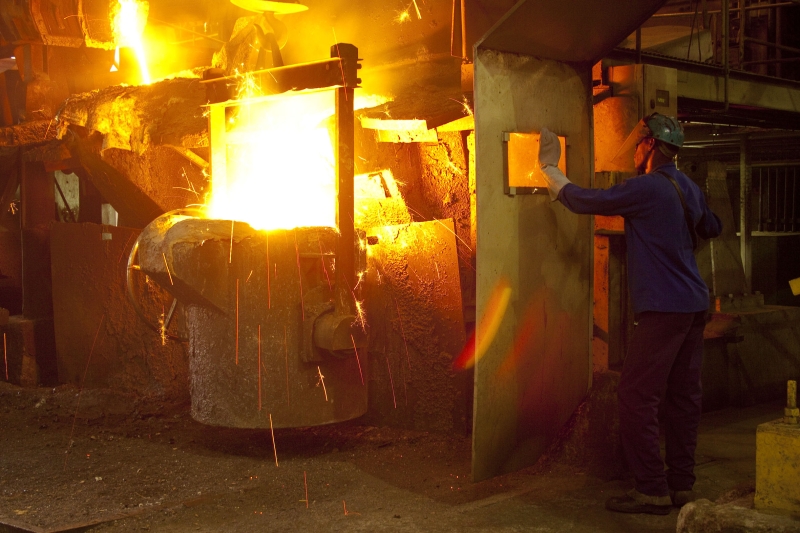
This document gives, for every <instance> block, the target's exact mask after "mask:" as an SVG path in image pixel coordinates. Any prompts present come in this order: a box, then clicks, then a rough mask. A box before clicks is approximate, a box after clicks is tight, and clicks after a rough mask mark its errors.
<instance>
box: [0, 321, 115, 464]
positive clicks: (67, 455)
mask: <svg viewBox="0 0 800 533" xmlns="http://www.w3.org/2000/svg"><path fill="white" fill-rule="evenodd" d="M105 318H106V315H105V313H103V316H101V317H100V324H98V325H97V331H96V332H95V334H94V340H93V341H92V348H91V350H89V357H87V358H86V368H85V369H84V370H83V379H82V380H81V386H80V388H79V389H78V401H77V402H76V404H75V414H74V415H73V417H72V429H71V430H70V431H69V441H68V442H67V449H66V450H65V451H64V471H65V472H66V470H67V459H68V458H69V450H70V448H72V437H73V436H74V435H75V421H76V420H78V409H79V408H80V406H81V393H82V392H83V385H84V383H86V374H88V373H89V362H90V361H91V360H92V354H93V353H94V347H95V345H96V344H97V336H98V335H100V328H101V327H102V326H103V320H105ZM5 340H6V336H5V333H4V334H3V348H5Z"/></svg>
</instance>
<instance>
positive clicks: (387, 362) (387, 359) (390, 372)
mask: <svg viewBox="0 0 800 533" xmlns="http://www.w3.org/2000/svg"><path fill="white" fill-rule="evenodd" d="M386 368H387V369H388V370H389V382H390V383H391V384H392V402H394V408H395V409H397V398H396V397H395V395H394V379H393V378H392V367H391V366H390V365H389V358H388V357H387V358H386Z"/></svg>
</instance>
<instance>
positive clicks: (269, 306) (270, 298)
mask: <svg viewBox="0 0 800 533" xmlns="http://www.w3.org/2000/svg"><path fill="white" fill-rule="evenodd" d="M269 278H270V275H269V234H267V309H272V290H271V289H270V286H269Z"/></svg>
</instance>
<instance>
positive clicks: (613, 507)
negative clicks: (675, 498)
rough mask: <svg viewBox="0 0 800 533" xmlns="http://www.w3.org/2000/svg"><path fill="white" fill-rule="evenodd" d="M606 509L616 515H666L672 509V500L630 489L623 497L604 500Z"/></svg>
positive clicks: (667, 497)
mask: <svg viewBox="0 0 800 533" xmlns="http://www.w3.org/2000/svg"><path fill="white" fill-rule="evenodd" d="M606 509H608V510H609V511H614V512H616V513H643V514H659V515H667V514H669V512H670V509H672V500H670V498H669V496H648V495H647V494H642V493H641V492H639V491H638V490H636V489H632V490H631V491H630V492H628V494H626V495H625V496H622V497H615V498H609V499H608V500H606Z"/></svg>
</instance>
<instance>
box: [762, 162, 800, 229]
mask: <svg viewBox="0 0 800 533" xmlns="http://www.w3.org/2000/svg"><path fill="white" fill-rule="evenodd" d="M798 170H800V165H792V166H777V165H759V166H755V165H754V166H753V167H752V178H751V179H752V182H751V183H752V190H753V193H755V194H758V212H757V219H756V221H755V222H756V224H757V225H756V227H757V231H759V232H773V233H794V232H797V231H798V230H800V219H798V216H799V215H800V210H798V200H799V199H800V198H798V182H797V180H798V176H800V172H798Z"/></svg>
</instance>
